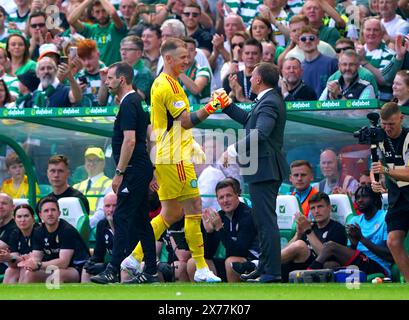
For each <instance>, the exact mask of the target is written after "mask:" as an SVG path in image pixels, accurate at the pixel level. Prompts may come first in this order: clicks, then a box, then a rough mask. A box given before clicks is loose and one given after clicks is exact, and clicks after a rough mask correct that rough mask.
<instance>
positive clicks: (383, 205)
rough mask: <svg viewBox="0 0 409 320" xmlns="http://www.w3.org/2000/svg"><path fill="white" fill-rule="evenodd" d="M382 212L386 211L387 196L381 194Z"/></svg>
mask: <svg viewBox="0 0 409 320" xmlns="http://www.w3.org/2000/svg"><path fill="white" fill-rule="evenodd" d="M382 210H384V211H387V210H388V194H387V193H382Z"/></svg>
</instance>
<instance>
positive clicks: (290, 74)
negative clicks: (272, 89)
mask: <svg viewBox="0 0 409 320" xmlns="http://www.w3.org/2000/svg"><path fill="white" fill-rule="evenodd" d="M281 74H282V76H283V77H282V79H281V81H280V88H281V94H282V95H283V98H284V101H310V100H317V95H316V94H315V91H314V90H313V89H312V88H311V87H310V86H307V85H306V84H305V83H304V81H303V80H302V74H303V68H302V66H301V62H300V60H298V59H297V58H294V57H291V58H286V59H285V61H284V63H283V68H282V70H281Z"/></svg>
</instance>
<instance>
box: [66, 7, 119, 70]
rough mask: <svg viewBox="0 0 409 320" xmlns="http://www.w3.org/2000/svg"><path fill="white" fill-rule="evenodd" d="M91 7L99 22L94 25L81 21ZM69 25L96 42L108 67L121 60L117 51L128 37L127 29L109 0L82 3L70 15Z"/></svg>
mask: <svg viewBox="0 0 409 320" xmlns="http://www.w3.org/2000/svg"><path fill="white" fill-rule="evenodd" d="M90 5H91V7H92V10H91V14H92V16H93V17H94V18H95V20H96V21H97V23H96V24H94V25H89V24H84V23H83V22H81V21H80V20H79V19H80V17H81V15H82V14H83V12H84V11H85V10H86V9H87V8H88V7H89V6H90ZM111 18H112V22H111ZM68 23H69V24H70V25H72V26H73V27H74V28H75V30H77V32H78V33H80V34H81V35H83V36H84V37H86V38H89V39H92V40H95V41H96V43H97V46H98V51H99V52H100V54H101V60H102V61H103V62H104V63H105V64H106V65H107V66H108V65H111V64H112V63H114V62H117V61H120V60H121V54H120V52H119V50H117V49H118V48H119V44H120V42H121V40H122V38H123V37H125V36H126V33H127V28H126V24H125V23H124V22H123V21H122V20H121V18H120V17H119V16H118V14H117V12H116V10H115V7H114V6H113V5H112V4H111V3H110V2H109V1H108V0H101V1H99V0H96V1H94V0H86V1H84V2H82V3H81V4H80V5H79V6H78V7H76V8H75V9H74V10H73V11H72V13H71V14H70V15H69V17H68Z"/></svg>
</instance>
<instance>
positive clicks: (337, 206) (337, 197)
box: [329, 194, 356, 225]
mask: <svg viewBox="0 0 409 320" xmlns="http://www.w3.org/2000/svg"><path fill="white" fill-rule="evenodd" d="M329 200H330V201H331V207H332V208H331V218H332V219H334V220H335V221H338V222H339V223H341V224H342V225H346V224H347V223H348V222H349V221H350V220H351V218H353V217H354V216H356V212H355V209H354V206H353V205H352V201H351V198H350V197H349V196H348V195H346V194H330V195H329Z"/></svg>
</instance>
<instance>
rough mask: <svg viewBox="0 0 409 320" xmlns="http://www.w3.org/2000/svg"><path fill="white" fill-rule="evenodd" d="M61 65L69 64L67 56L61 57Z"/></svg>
mask: <svg viewBox="0 0 409 320" xmlns="http://www.w3.org/2000/svg"><path fill="white" fill-rule="evenodd" d="M60 63H65V64H68V57H67V56H61V57H60Z"/></svg>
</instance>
